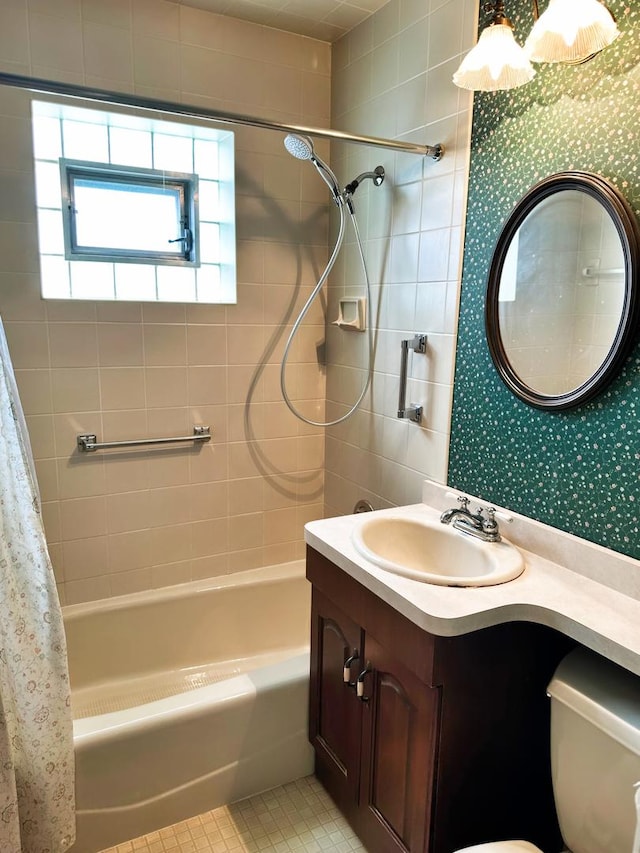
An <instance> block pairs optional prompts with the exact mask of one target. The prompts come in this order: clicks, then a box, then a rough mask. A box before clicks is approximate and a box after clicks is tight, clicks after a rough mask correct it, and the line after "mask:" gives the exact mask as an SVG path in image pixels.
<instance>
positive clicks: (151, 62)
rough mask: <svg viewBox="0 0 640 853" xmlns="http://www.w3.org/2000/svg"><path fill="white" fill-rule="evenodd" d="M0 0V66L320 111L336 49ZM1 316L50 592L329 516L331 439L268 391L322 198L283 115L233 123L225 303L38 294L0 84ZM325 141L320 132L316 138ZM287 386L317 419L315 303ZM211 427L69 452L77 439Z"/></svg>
mask: <svg viewBox="0 0 640 853" xmlns="http://www.w3.org/2000/svg"><path fill="white" fill-rule="evenodd" d="M106 5H107V4H104V3H103V2H98V0H11V2H10V3H8V4H5V6H8V8H6V9H5V8H3V12H2V18H3V25H2V27H0V69H2V70H3V71H7V72H10V73H17V74H29V75H32V76H38V77H47V78H52V79H57V80H68V81H71V82H74V83H79V84H84V85H89V86H98V87H102V88H108V89H114V90H118V91H123V92H131V91H134V92H138V93H140V94H142V95H145V96H152V97H153V96H156V97H162V98H167V99H170V100H176V101H184V102H188V103H192V104H194V105H196V106H197V105H203V106H206V107H211V108H215V107H219V108H222V109H225V110H227V111H236V112H247V113H254V114H259V115H263V116H267V117H270V118H272V119H273V120H276V121H285V122H288V121H290V122H293V123H296V124H307V125H314V124H315V125H323V124H324V125H328V123H329V118H330V117H329V104H330V62H331V58H330V49H329V45H328V44H325V43H323V42H319V41H316V40H313V39H309V38H304V37H302V36H293V35H290V34H287V33H283V32H280V31H277V30H270V29H268V28H265V27H262V26H258V25H255V24H249V23H243V22H240V21H237V20H234V19H231V18H225V17H222V16H219V15H214V14H211V13H207V12H203V11H200V10H197V9H190V8H188V7H186V6H182V5H177V4H175V3H172V2H163V0H110V2H109V3H108V11H107V9H106ZM0 144H1V146H2V150H3V166H2V171H1V172H0V198H2V199H6V198H8V197H11V198H13V199H16V202H15V203H14V204H11V205H6V204H2V205H0V257H2V262H0V314H2V317H3V321H4V324H5V328H6V330H7V334H8V338H9V346H10V351H11V354H12V358H13V361H14V366H15V369H16V374H17V379H18V384H19V388H20V392H21V397H22V402H23V406H24V408H25V411H26V414H27V419H28V422H29V427H30V430H31V435H32V438H33V445H34V451H35V454H36V457H37V464H38V473H39V477H40V485H41V489H42V494H43V500H44V506H43V515H44V518H45V523H46V529H47V536H48V540H49V543H50V548H51V553H52V557H53V560H54V566H55V571H56V576H57V579H58V581H59V585H60V591H61V596H62V600H63V602H67V603H73V602H77V601H82V600H87V599H94V598H100V597H104V596H109V595H116V594H119V593H125V592H131V591H135V590H138V589H145V588H149V587H154V586H162V585H165V584H170V583H177V582H180V581H184V580H189V579H191V578H194V579H195V578H199V577H204V576H209V575H215V574H220V573H224V572H230V571H235V570H239V569H244V568H249V567H251V566H256V565H262V564H269V563H273V562H279V561H281V560H290V559H294V558H297V557H300V556H301V555H302V553H303V544H302V526H303V524H304V522H305V521H306V520H308V519H311V518H314V517H318V516H319V515H321V514H322V490H323V462H324V439H323V435H322V433H321V432H320V431H317V430H312V429H310V428H308V427H306V426H305V427H303V426H302V425H300V424H299V423H298V421H296V420H295V419H294V418H293V417H292V416H291V415H290V414H289V413H288V411H285V410H284V408H283V406H282V405H281V403H280V395H279V389H278V385H277V372H278V368H277V364H278V358H279V354H280V353H281V351H282V346H283V337H286V334H288V331H289V328H290V326H291V323H292V319H293V317H292V312H293V311H295V310H296V309H298V308H299V307H300V306H301V305H302V304H304V301H305V300H306V298H307V296H308V294H309V293H310V291H311V288H312V286H313V284H314V283H315V276H316V271H317V268H318V266H320V265H321V264H322V262H323V261H324V260H326V252H327V246H326V234H327V199H326V192H325V191H324V185H323V184H322V182H321V181H320V179H319V178H318V177H317V175H314V174H313V172H312V170H309V168H308V165H305V164H301V163H299V162H298V161H295V160H293V159H292V158H291V157H289V155H287V154H286V152H285V151H284V148H283V145H282V137H281V135H280V134H277V133H269V132H266V131H259V130H253V129H250V128H239V129H238V132H237V135H236V155H237V156H236V169H237V180H238V191H239V198H238V206H237V215H238V247H237V248H238V266H239V275H238V278H239V299H238V304H237V305H235V306H216V305H211V306H199V305H190V306H185V305H153V304H148V303H147V304H142V305H141V304H138V303H132V304H126V305H125V304H107V303H94V302H81V303H77V304H71V303H68V302H47V303H44V302H42V300H41V299H40V297H39V277H38V253H37V241H36V222H35V210H34V207H33V189H32V182H33V166H32V163H31V158H30V156H29V152H30V147H31V136H30V124H29V101H28V96H27V95H26V94H25V93H23V92H19V91H17V90H13V89H7V90H6V91H0ZM322 150H323V153H324V154H325V155H326V153H327V151H326V146H325V147H324V148H322ZM306 326H307V328H305V335H304V339H301V341H300V342H299V343H298V344H297V345H296V347H295V350H294V352H293V355H292V364H291V371H290V372H291V384H292V394H293V396H294V397H295V396H296V395H297V394H299V395H300V397H302V398H304V400H303V401H302V402H301V406H302V405H304V406H305V407H306V408H307V409H308V410H309V411H310V412H314V413H315V414H316V415H320V416H322V412H323V410H324V373H323V371H322V370H320V369H319V368H318V366H317V360H316V354H315V344H316V342H317V341H322V339H323V337H324V316H323V313H322V311H314V312H313V314H312V315H311V316H309V317H308V319H307V321H306ZM194 423H209V424H210V425H211V427H212V430H213V436H214V438H213V441H212V442H211V444H209V445H206V446H203V447H201V449H200V450H199V451H191V450H188V449H184V448H181V449H173V450H171V449H165V450H164V451H163V452H159V451H154V452H148V451H136V452H132V453H128V454H124V453H116V454H113V453H109V454H108V453H106V452H105V453H103V454H96V455H95V456H91V457H86V456H83V457H79V456H78V454H77V453H76V452H75V450H74V448H75V436H76V434H78V433H81V432H95V433H96V434H97V435H98V436H99V437H100V438H102V439H104V440H108V439H125V438H133V437H143V436H147V435H180V434H186V433H188V432H190V430H191V425H192V424H194Z"/></svg>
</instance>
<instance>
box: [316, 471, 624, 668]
mask: <svg viewBox="0 0 640 853" xmlns="http://www.w3.org/2000/svg"><path fill="white" fill-rule="evenodd" d="M450 495H451V493H450V491H449V490H448V489H445V487H442V486H439V485H437V484H434V483H428V482H427V483H425V491H424V494H423V497H424V498H425V503H422V504H414V505H412V506H408V507H398V508H395V509H387V510H379V512H380V514H384V515H389V516H400V517H407V518H416V517H419V518H425V519H429V520H431V521H436V522H437V521H438V520H439V517H440V514H441V512H442V511H443V510H444V509H445V508H447V507H450V506H455V499H453V500H452V498H451V496H450ZM472 503H473V499H472ZM481 503H482V502H481ZM505 512H508V511H506V510H505ZM368 517H369V518H370V517H371V516H370V515H369V516H368ZM362 518H363V516H362V515H347V516H340V517H338V518H328V519H323V520H321V521H312V522H310V523H308V524H307V525H306V527H305V541H306V542H307V544H308V545H310V546H311V547H312V548H315V549H316V551H319V552H320V553H321V554H322V555H323V556H325V557H327V559H329V560H331V561H332V562H333V563H335V564H336V565H337V566H339V567H340V568H341V569H342V570H343V571H344V572H346V573H347V574H348V575H350V576H351V577H353V578H354V579H355V580H357V581H358V582H359V583H361V584H362V585H363V586H365V587H366V588H367V589H369V590H371V592H373V593H375V594H376V595H377V596H379V597H380V598H381V599H382V600H384V601H386V602H387V603H388V604H390V605H391V606H392V607H394V608H395V609H396V610H397V611H399V612H400V613H402V614H403V615H404V616H406V617H407V618H408V619H410V620H411V621H412V622H414V623H415V624H416V625H419V626H420V627H421V628H424V629H425V630H426V631H429V632H430V633H432V634H436V635H439V636H456V635H459V634H465V633H468V632H470V631H475V630H478V629H480V628H486V627H489V626H491V625H498V624H501V623H504V622H514V621H521V622H537V623H539V624H542V625H547V626H549V627H551V628H555V629H556V630H558V631H560V632H562V633H563V634H565V635H567V636H569V637H572V638H573V639H575V640H577V641H578V642H579V643H581V644H582V645H584V646H587V647H588V648H590V649H593V650H594V651H596V652H598V653H599V654H601V655H603V656H604V657H606V658H609V659H610V660H612V661H615V662H616V663H618V664H620V665H621V666H623V667H625V669H628V670H630V671H631V672H634V673H636V674H637V675H640V595H639V588H640V562H639V561H638V560H634V559H632V558H631V557H627V556H624V555H622V554H618V553H617V552H614V551H611V550H609V549H607V548H602V547H601V546H599V545H594V544H592V543H590V542H587V541H586V540H584V539H580V538H578V537H576V536H571V535H570V534H567V533H564V532H562V531H559V530H556V529H554V528H552V527H549V526H548V525H544V524H541V523H539V522H535V521H532V520H531V519H527V518H526V517H524V516H517V515H515V514H513V519H514V521H513V524H510V525H505V524H502V525H501V532H502V534H503V536H504V538H505V539H508V540H509V541H510V542H512V543H513V544H515V545H517V546H518V547H519V548H520V550H521V551H522V553H523V555H524V557H525V562H526V568H525V570H524V572H523V574H522V575H520V577H518V578H516V579H515V580H512V581H509V582H507V583H504V584H498V585H496V586H487V587H448V586H436V585H433V584H428V583H422V582H420V581H415V580H410V579H408V578H404V577H400V576H398V575H395V574H392V573H391V572H387V571H384V570H383V569H379V568H377V567H376V566H375V565H374V564H373V563H370V562H369V561H367V560H366V559H364V558H363V557H361V556H360V554H359V553H358V552H357V551H356V549H355V547H354V545H353V544H352V541H351V532H352V530H353V528H354V526H355V525H356V524H358V523H359V522H360V521H361V520H362ZM460 535H461V536H464V535H465V534H462V533H461V534H460ZM534 549H535V550H534ZM550 557H552V558H553V559H551V558H550ZM555 560H557V562H556V561H555ZM569 566H571V568H569Z"/></svg>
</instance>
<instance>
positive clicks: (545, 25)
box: [453, 0, 619, 92]
mask: <svg viewBox="0 0 640 853" xmlns="http://www.w3.org/2000/svg"><path fill="white" fill-rule="evenodd" d="M533 15H534V20H535V23H534V26H533V29H532V30H531V33H530V35H529V38H528V39H527V41H526V42H525V46H524V48H522V47H520V45H519V44H518V43H517V41H516V40H515V38H514V35H513V25H512V23H511V21H510V20H509V19H508V18H507V17H506V15H505V10H504V4H503V0H496V2H495V4H494V5H493V18H492V21H491V23H490V24H489V26H488V27H485V29H484V30H483V31H482V32H481V34H480V38H479V39H478V43H477V44H476V46H475V47H474V48H472V50H470V51H469V53H468V54H467V55H466V57H465V58H464V59H463V60H462V62H461V64H460V67H459V68H458V70H457V71H456V73H455V74H454V75H453V82H454V83H455V84H456V86H459V87H460V88H462V89H473V90H476V91H481V92H493V91H495V90H497V89H515V88H516V87H517V86H522V85H523V84H524V83H528V82H529V81H530V80H532V79H533V77H534V75H535V70H534V68H533V66H532V65H531V61H533V62H574V63H578V62H583V61H585V60H586V59H590V58H591V57H592V56H594V55H595V54H596V53H599V52H600V51H601V50H602V49H603V48H605V47H607V46H608V45H609V44H611V42H612V41H613V40H614V39H615V38H616V37H617V36H618V35H619V30H618V28H617V26H616V24H615V21H614V20H613V18H612V16H611V14H610V13H609V11H608V10H607V9H606V7H605V6H604V5H603V4H602V3H600V2H599V0H550V2H549V7H548V8H547V10H546V11H545V12H544V13H543V14H542V15H539V14H538V3H537V0H533Z"/></svg>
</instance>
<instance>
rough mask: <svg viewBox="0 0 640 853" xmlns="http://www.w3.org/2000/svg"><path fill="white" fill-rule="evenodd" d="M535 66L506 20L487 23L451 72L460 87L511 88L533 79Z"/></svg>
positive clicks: (475, 88) (489, 90)
mask: <svg viewBox="0 0 640 853" xmlns="http://www.w3.org/2000/svg"><path fill="white" fill-rule="evenodd" d="M535 73H536V72H535V70H534V68H533V66H532V65H531V62H530V61H529V57H528V56H527V54H526V53H525V52H524V50H523V48H521V47H520V45H519V44H518V43H517V41H516V40H515V38H514V37H513V29H512V28H511V27H510V26H509V25H508V24H491V25H490V26H488V27H486V28H485V29H484V30H483V31H482V32H481V33H480V38H479V39H478V43H477V44H476V46H475V47H474V48H472V50H470V51H469V53H468V54H467V55H466V56H465V58H464V59H463V60H462V62H461V64H460V67H459V68H458V70H457V71H456V73H455V74H454V75H453V82H454V83H455V84H456V86H459V87H460V88H461V89H473V90H476V91H479V92H494V91H496V90H497V89H515V88H516V87H517V86H522V85H523V84H524V83H528V82H529V81H530V80H532V79H533V76H534V75H535Z"/></svg>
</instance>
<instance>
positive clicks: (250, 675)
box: [63, 561, 313, 853]
mask: <svg viewBox="0 0 640 853" xmlns="http://www.w3.org/2000/svg"><path fill="white" fill-rule="evenodd" d="M63 615H64V622H65V630H66V634H67V644H68V651H69V671H70V676H71V695H72V706H73V715H74V723H73V733H74V746H75V756H76V808H77V840H76V843H75V845H74V846H73V848H72V851H73V853H94V851H97V850H102V849H104V848H105V847H109V846H111V845H114V844H117V843H119V842H122V841H125V840H128V839H131V838H135V837H136V836H138V835H142V834H144V833H147V832H151V831H153V830H156V829H159V828H161V827H163V826H168V825H169V824H172V823H175V822H176V821H179V820H183V819H185V818H187V817H191V816H192V815H195V814H199V813H202V812H204V811H207V810H208V809H211V808H215V807H217V806H220V805H223V804H225V803H230V802H233V801H235V800H238V799H241V798H242V797H246V796H250V795H251V794H255V793H258V792H259V791H263V790H266V789H268V788H272V787H274V786H276V785H280V784H283V783H285V782H288V781H291V780H293V779H297V778H300V777H302V776H305V775H308V774H309V773H311V772H312V769H313V753H312V750H311V747H310V746H309V743H308V741H307V702H308V681H309V615H310V587H309V584H308V583H307V581H306V580H305V577H304V563H303V562H302V561H298V562H295V563H286V564H283V565H281V566H270V567H267V568H262V569H253V570H250V571H246V572H240V573H238V574H234V575H230V576H225V577H222V578H213V579H209V580H206V581H197V582H194V583H187V584H180V585H178V586H174V587H168V588H165V589H162V590H154V591H150V592H144V593H135V594H132V595H125V596H120V597H117V598H113V599H107V600H103V601H98V602H91V603H89V604H78V605H72V606H68V607H65V608H63Z"/></svg>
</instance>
